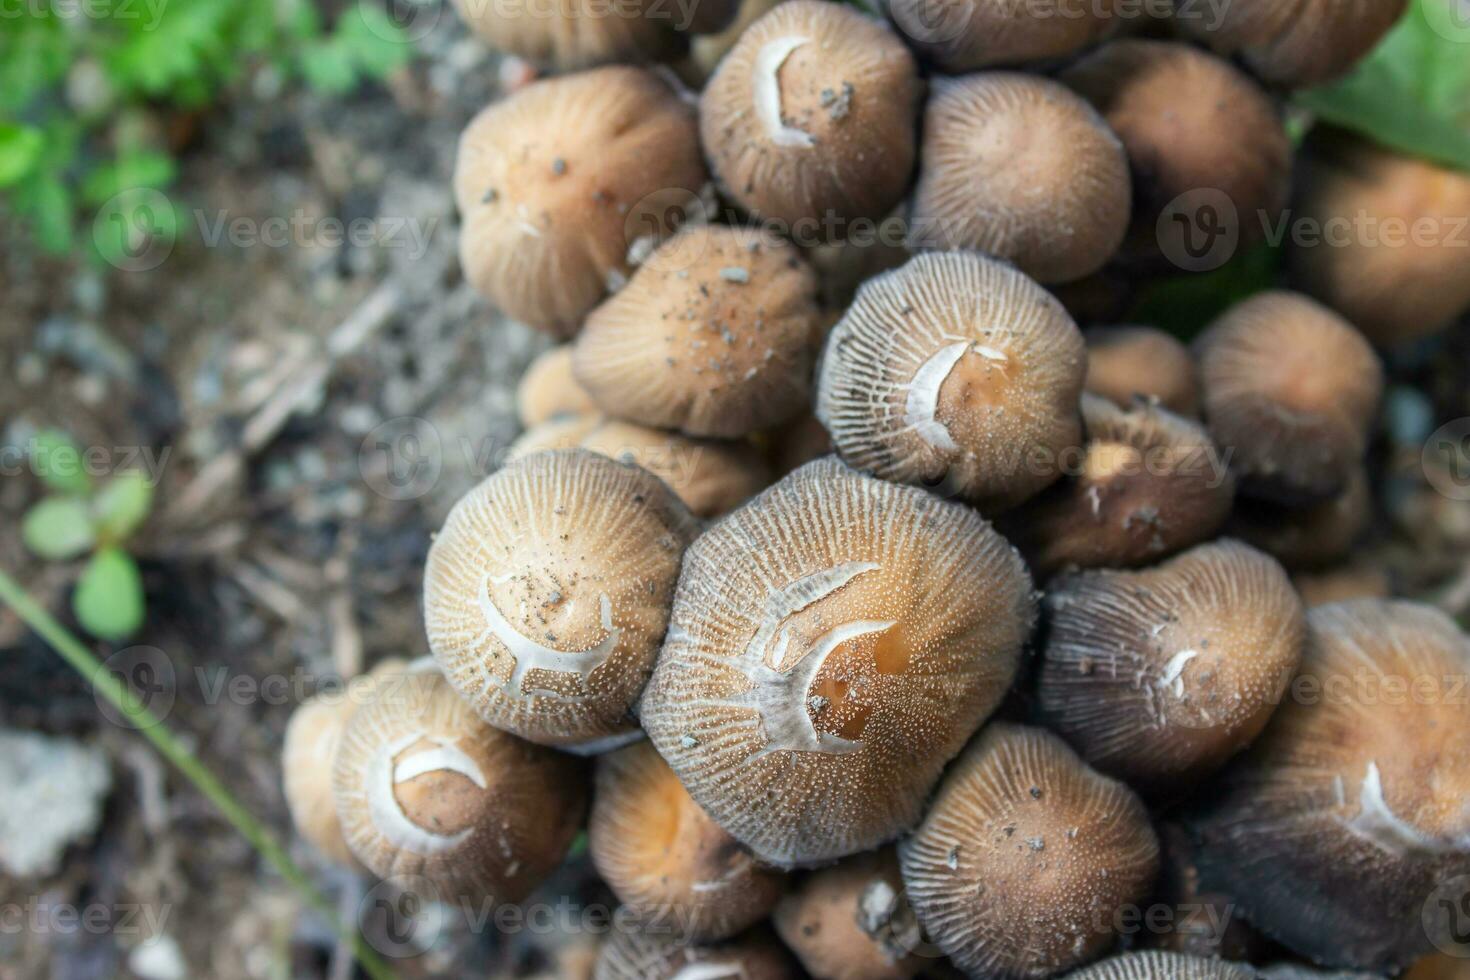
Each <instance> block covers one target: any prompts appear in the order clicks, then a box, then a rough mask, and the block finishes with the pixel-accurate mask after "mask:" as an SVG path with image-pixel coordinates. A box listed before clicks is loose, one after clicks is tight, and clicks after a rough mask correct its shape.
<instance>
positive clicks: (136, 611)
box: [71, 548, 143, 641]
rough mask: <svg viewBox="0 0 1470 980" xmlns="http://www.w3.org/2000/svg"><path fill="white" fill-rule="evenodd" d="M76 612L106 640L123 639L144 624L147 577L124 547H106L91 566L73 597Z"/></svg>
mask: <svg viewBox="0 0 1470 980" xmlns="http://www.w3.org/2000/svg"><path fill="white" fill-rule="evenodd" d="M71 606H72V611H73V612H75V613H76V615H77V620H78V621H79V622H80V623H81V624H82V626H83V628H85V629H86V631H87V632H88V633H91V634H92V635H93V636H95V637H98V638H99V639H103V640H112V641H117V640H123V639H126V638H127V637H129V636H131V635H132V634H133V633H135V632H137V630H138V627H140V626H142V625H143V576H142V575H140V574H139V573H138V566H137V564H136V563H135V562H134V561H133V559H132V557H131V556H130V555H129V554H128V553H127V552H126V551H123V550H122V549H121V548H102V549H101V550H99V551H98V552H97V553H96V554H95V555H93V556H92V560H91V561H89V562H87V567H86V568H84V569H82V577H81V579H79V580H78V581H77V588H76V591H75V592H74V593H72V597H71Z"/></svg>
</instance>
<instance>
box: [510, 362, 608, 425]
mask: <svg viewBox="0 0 1470 980" xmlns="http://www.w3.org/2000/svg"><path fill="white" fill-rule="evenodd" d="M596 412H597V406H596V405H595V404H594V403H593V401H592V398H591V396H589V395H588V394H587V392H586V391H584V390H583V389H582V386H581V385H579V384H577V379H576V378H574V377H572V346H571V344H562V345H560V346H558V347H552V348H550V349H549V350H546V351H543V352H542V353H541V354H539V355H537V357H536V359H535V360H534V361H532V362H531V363H530V365H529V366H528V367H527V368H526V373H525V374H523V375H521V383H520V384H519V385H518V386H517V387H516V414H517V415H519V416H520V419H521V424H522V425H524V426H526V427H527V428H530V427H532V426H537V425H540V424H541V423H542V422H549V421H551V420H552V419H554V418H560V417H562V416H567V415H589V414H594V413H596Z"/></svg>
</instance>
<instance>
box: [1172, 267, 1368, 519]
mask: <svg viewBox="0 0 1470 980" xmlns="http://www.w3.org/2000/svg"><path fill="white" fill-rule="evenodd" d="M1195 353H1196V355H1197V356H1198V358H1199V366H1200V380H1201V382H1202V384H1203V386H1204V413H1205V421H1206V422H1207V423H1208V425H1209V429H1210V434H1211V435H1212V436H1213V437H1214V439H1215V444H1216V445H1218V446H1219V447H1220V449H1221V450H1222V451H1225V452H1228V453H1229V454H1230V465H1231V467H1232V468H1233V469H1234V470H1235V471H1236V473H1237V475H1238V476H1239V477H1240V489H1241V492H1242V493H1245V494H1248V495H1250V496H1260V497H1265V498H1267V499H1274V500H1278V501H1280V502H1282V503H1290V504H1301V503H1308V502H1311V501H1318V500H1323V499H1325V498H1327V497H1331V496H1334V495H1335V494H1338V493H1340V492H1341V491H1342V490H1343V488H1344V487H1346V486H1347V484H1348V481H1349V480H1350V479H1351V478H1352V475H1353V473H1354V472H1355V471H1356V469H1357V467H1358V464H1359V463H1360V462H1361V461H1362V458H1363V454H1364V452H1365V451H1366V449H1367V444H1368V436H1369V429H1370V427H1371V426H1372V423H1373V417H1374V413H1375V412H1376V411H1377V409H1378V399H1379V396H1380V395H1381V394H1382V391H1383V368H1382V366H1381V365H1380V364H1379V362H1378V357H1377V355H1375V354H1374V353H1373V348H1371V347H1369V346H1368V342H1367V341H1366V340H1364V339H1363V336H1362V334H1360V333H1358V332H1357V331H1356V330H1354V329H1353V327H1352V325H1351V324H1349V323H1348V322H1347V321H1345V320H1343V319H1342V318H1341V317H1339V316H1338V315H1337V314H1335V313H1333V312H1332V311H1331V310H1329V309H1327V308H1326V307H1324V306H1322V305H1321V304H1319V303H1317V302H1315V301H1313V300H1310V299H1308V298H1307V297H1305V296H1302V295H1300V294H1299V293H1290V292H1285V291H1272V292H1264V293H1257V294H1256V295H1255V296H1252V297H1251V298H1250V299H1247V300H1244V301H1242V302H1240V303H1237V304H1236V305H1234V306H1232V307H1231V308H1230V309H1228V310H1226V311H1225V313H1224V314H1223V315H1221V316H1220V318H1219V319H1217V320H1216V321H1215V322H1214V323H1212V324H1211V325H1210V326H1209V328H1208V329H1207V330H1206V331H1205V332H1204V333H1203V334H1201V335H1200V337H1199V338H1198V339H1197V340H1196V341H1195Z"/></svg>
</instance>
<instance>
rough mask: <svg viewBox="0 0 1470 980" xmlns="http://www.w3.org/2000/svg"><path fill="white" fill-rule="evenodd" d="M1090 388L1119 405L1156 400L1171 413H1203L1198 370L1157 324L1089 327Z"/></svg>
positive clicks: (1186, 350) (1084, 335)
mask: <svg viewBox="0 0 1470 980" xmlns="http://www.w3.org/2000/svg"><path fill="white" fill-rule="evenodd" d="M1082 339H1083V340H1085V341H1086V342H1087V390H1088V391H1090V392H1092V393H1093V394H1094V395H1099V396H1101V397H1103V398H1106V399H1108V400H1109V401H1111V402H1112V403H1113V404H1114V405H1117V406H1118V407H1119V408H1132V407H1133V404H1134V402H1136V401H1138V400H1139V399H1145V400H1156V401H1157V402H1158V403H1159V404H1160V405H1162V406H1164V407H1165V408H1167V409H1168V410H1169V411H1171V412H1176V413H1178V414H1179V415H1187V416H1193V415H1198V414H1199V375H1198V374H1197V372H1196V371H1195V369H1194V359H1193V358H1192V357H1191V356H1190V354H1189V348H1188V347H1185V346H1184V344H1182V343H1180V342H1179V341H1178V340H1177V339H1175V338H1174V337H1173V336H1171V335H1170V334H1167V333H1165V332H1164V331H1162V330H1156V329H1154V328H1153V327H1134V326H1118V327H1089V328H1088V329H1086V330H1084V331H1082Z"/></svg>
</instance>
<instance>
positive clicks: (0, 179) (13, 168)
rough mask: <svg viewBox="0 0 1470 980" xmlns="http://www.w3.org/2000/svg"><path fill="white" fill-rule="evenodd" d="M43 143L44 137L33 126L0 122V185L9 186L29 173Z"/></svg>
mask: <svg viewBox="0 0 1470 980" xmlns="http://www.w3.org/2000/svg"><path fill="white" fill-rule="evenodd" d="M45 144H46V140H45V137H43V136H42V135H41V131H40V130H38V129H36V128H35V127H34V126H17V125H15V124H14V123H0V187H9V186H10V185H12V184H14V183H16V182H17V181H19V180H20V179H21V178H22V177H24V176H25V175H26V174H28V173H30V172H31V168H32V167H34V166H35V165H36V161H37V160H38V159H40V156H41V148H42V147H43V146H45Z"/></svg>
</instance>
